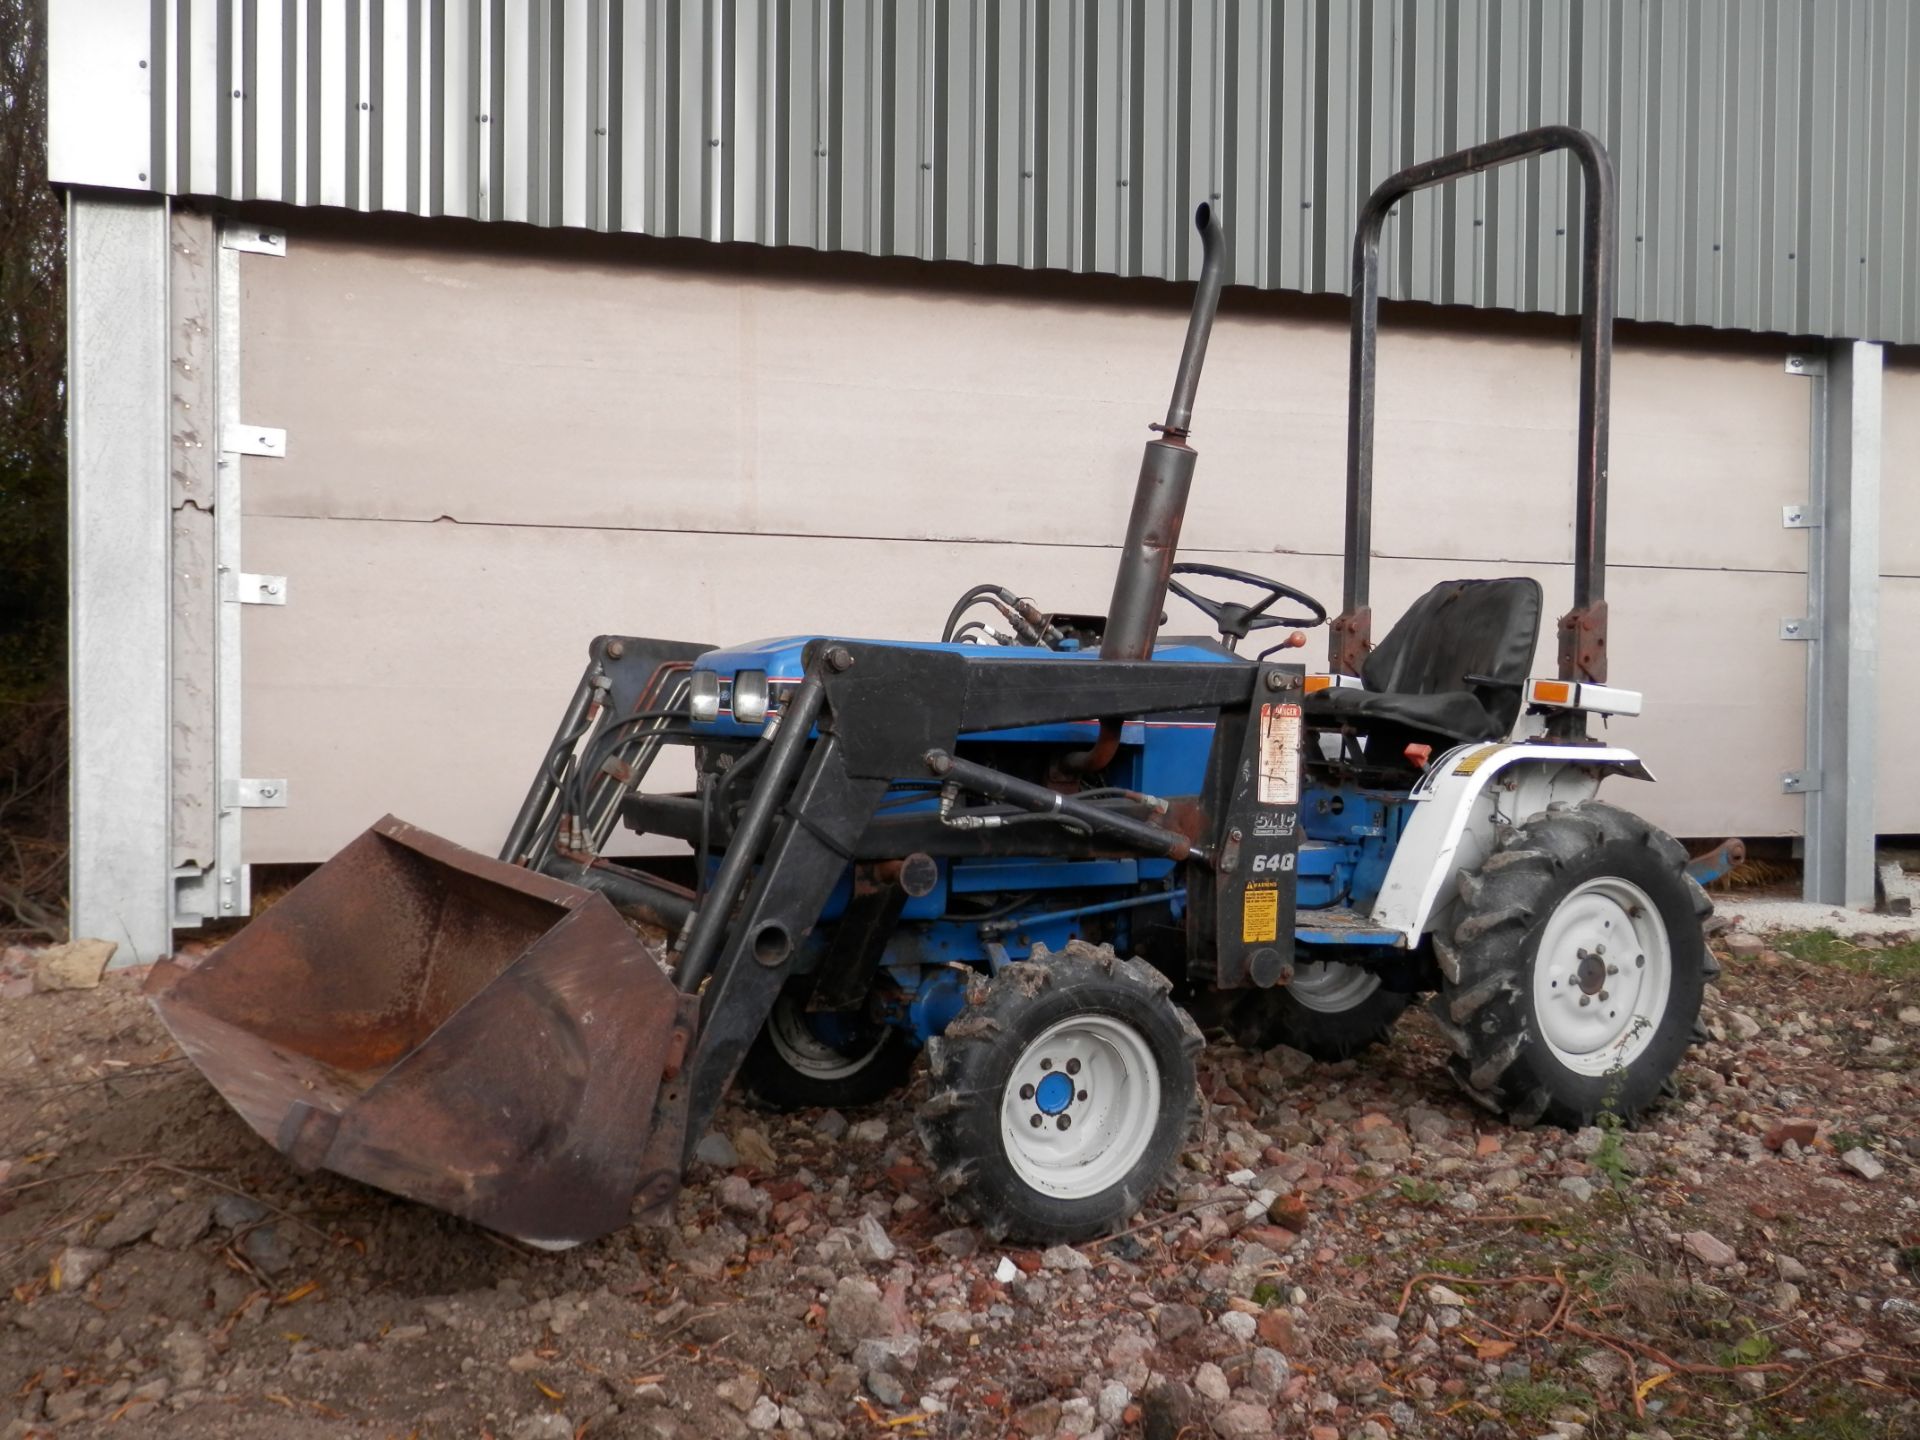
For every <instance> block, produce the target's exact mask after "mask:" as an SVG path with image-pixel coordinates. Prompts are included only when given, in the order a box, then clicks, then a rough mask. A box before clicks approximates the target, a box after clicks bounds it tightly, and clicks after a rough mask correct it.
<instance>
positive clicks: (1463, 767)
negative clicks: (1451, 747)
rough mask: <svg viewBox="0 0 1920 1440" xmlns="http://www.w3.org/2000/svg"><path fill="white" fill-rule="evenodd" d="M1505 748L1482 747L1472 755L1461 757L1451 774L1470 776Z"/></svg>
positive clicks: (1501, 746) (1496, 746) (1499, 746)
mask: <svg viewBox="0 0 1920 1440" xmlns="http://www.w3.org/2000/svg"><path fill="white" fill-rule="evenodd" d="M1506 748H1507V747H1506V746H1504V745H1482V746H1481V747H1480V748H1479V749H1478V750H1475V751H1474V752H1473V753H1472V754H1470V755H1463V756H1461V757H1460V763H1459V764H1458V765H1456V766H1454V767H1453V773H1454V774H1456V775H1471V774H1473V772H1474V771H1476V770H1478V769H1479V768H1480V767H1481V766H1482V765H1484V764H1486V763H1487V761H1489V760H1491V759H1492V758H1493V757H1494V756H1495V755H1498V754H1499V753H1500V752H1501V751H1502V750H1504V749H1506Z"/></svg>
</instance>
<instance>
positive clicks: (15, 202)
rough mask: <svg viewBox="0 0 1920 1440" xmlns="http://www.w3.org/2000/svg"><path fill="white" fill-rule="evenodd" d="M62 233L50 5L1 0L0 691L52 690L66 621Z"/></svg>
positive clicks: (37, 0) (36, 0)
mask: <svg viewBox="0 0 1920 1440" xmlns="http://www.w3.org/2000/svg"><path fill="white" fill-rule="evenodd" d="M65 251H66V235H65V217H64V213H63V209H62V206H61V202H60V197H59V196H58V195H56V194H55V193H54V192H53V190H52V189H50V188H49V187H48V184H47V0H0V695H4V694H8V693H11V694H12V695H14V696H22V695H25V694H30V693H33V692H37V691H42V690H44V689H46V688H48V687H50V686H53V685H56V684H57V683H58V681H59V679H60V673H61V669H62V665H63V659H64V651H65V643H64V636H65V617H66V567H67V546H66V522H67V483H66V474H67V460H66V414H65V410H66V388H65V387H66V259H65Z"/></svg>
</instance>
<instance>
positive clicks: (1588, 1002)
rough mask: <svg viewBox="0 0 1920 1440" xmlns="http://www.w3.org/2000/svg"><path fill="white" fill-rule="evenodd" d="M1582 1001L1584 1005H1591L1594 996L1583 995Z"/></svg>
mask: <svg viewBox="0 0 1920 1440" xmlns="http://www.w3.org/2000/svg"><path fill="white" fill-rule="evenodd" d="M1580 1003H1581V1004H1582V1005H1591V1004H1592V1003H1593V997H1592V996H1591V995H1582V996H1581V997H1580Z"/></svg>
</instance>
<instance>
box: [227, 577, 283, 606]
mask: <svg viewBox="0 0 1920 1440" xmlns="http://www.w3.org/2000/svg"><path fill="white" fill-rule="evenodd" d="M230 598H231V599H233V600H236V601H238V602H239V603H240V604H242V605H284V604H286V603H287V577H286V576H284V575H248V574H246V573H245V572H244V571H243V572H241V573H240V574H237V575H235V576H234V577H233V594H232V596H231V597H230Z"/></svg>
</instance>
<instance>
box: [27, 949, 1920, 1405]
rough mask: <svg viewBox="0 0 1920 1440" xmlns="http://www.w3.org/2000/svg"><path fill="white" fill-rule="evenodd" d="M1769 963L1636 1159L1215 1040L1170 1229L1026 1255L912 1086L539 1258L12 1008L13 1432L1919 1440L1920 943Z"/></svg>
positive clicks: (1378, 1065) (1725, 1019) (1592, 1135)
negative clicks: (301, 1156) (996, 1220)
mask: <svg viewBox="0 0 1920 1440" xmlns="http://www.w3.org/2000/svg"><path fill="white" fill-rule="evenodd" d="M1776 943H1778V944H1779V946H1780V948H1779V949H1777V950H1776V949H1769V948H1766V946H1765V945H1763V944H1762V943H1761V942H1759V941H1757V940H1754V939H1752V938H1751V937H1746V936H1738V935H1736V936H1735V937H1733V948H1734V949H1735V950H1736V951H1737V952H1738V953H1735V954H1732V955H1730V956H1729V958H1728V960H1727V969H1726V973H1725V975H1724V976H1723V978H1722V980H1721V982H1720V984H1719V986H1718V987H1717V992H1716V994H1715V996H1714V998H1713V1001H1712V1003H1711V1005H1710V1010H1709V1015H1708V1019H1709V1021H1710V1025H1711V1028H1712V1030H1713V1032H1714V1038H1712V1039H1710V1040H1709V1041H1708V1042H1706V1043H1704V1044H1703V1045H1701V1046H1700V1047H1698V1048H1697V1049H1696V1051H1695V1052H1694V1055H1693V1057H1692V1059H1691V1060H1690V1062H1689V1063H1688V1064H1687V1065H1686V1066H1685V1067H1684V1069H1683V1071H1682V1072H1681V1074H1680V1076H1679V1077H1678V1078H1679V1092H1680V1093H1679V1096H1678V1097H1677V1098H1676V1099H1675V1100H1673V1101H1671V1102H1670V1103H1668V1104H1667V1105H1666V1106H1665V1107H1664V1108H1663V1109H1662V1110H1660V1111H1659V1112H1658V1113H1657V1114H1656V1115H1654V1116H1652V1117H1650V1118H1649V1119H1648V1120H1647V1121H1646V1122H1645V1124H1644V1125H1643V1126H1642V1127H1641V1128H1639V1129H1637V1130H1635V1131H1631V1132H1627V1133H1624V1134H1614V1133H1611V1132H1602V1131H1599V1130H1593V1131H1585V1132H1581V1133H1580V1134H1577V1135H1569V1134H1567V1133H1564V1132H1561V1131H1557V1130H1551V1129H1547V1130H1537V1131H1532V1132H1516V1131H1512V1130H1509V1129H1506V1128H1503V1127H1502V1126H1500V1125H1498V1124H1496V1123H1494V1122H1493V1121H1492V1120H1491V1118H1490V1117H1488V1116H1486V1115H1484V1114H1483V1113H1481V1112H1479V1111H1477V1110H1476V1109H1475V1108H1473V1107H1472V1106H1471V1105H1470V1104H1469V1103H1468V1102H1466V1101H1465V1100H1464V1099H1463V1098H1462V1097H1461V1096H1459V1095H1458V1094H1457V1093H1456V1092H1455V1091H1454V1090H1453V1089H1452V1087H1451V1086H1450V1085H1449V1083H1448V1082H1447V1080H1446V1078H1445V1076H1444V1074H1443V1072H1442V1070H1441V1066H1440V1042H1439V1040H1438V1038H1437V1036H1436V1035H1435V1033H1434V1032H1433V1031H1432V1030H1431V1029H1430V1028H1429V1026H1428V1023H1427V1021H1426V1020H1425V1018H1424V1016H1416V1015H1413V1014H1409V1016H1408V1018H1407V1019H1406V1020H1405V1021H1404V1022H1403V1023H1402V1028H1401V1032H1400V1034H1399V1035H1398V1037H1397V1039H1396V1041H1395V1043H1394V1044H1392V1045H1391V1046H1390V1047H1386V1048H1382V1049H1377V1050H1374V1051H1372V1052H1369V1053H1368V1054H1366V1055H1363V1056H1362V1057H1360V1058H1359V1059H1358V1060H1355V1061H1349V1062H1347V1063H1345V1064H1342V1065H1339V1066H1332V1067H1325V1066H1315V1065H1313V1064H1312V1063H1311V1062H1309V1061H1307V1060H1306V1058H1305V1057H1304V1056H1300V1055H1298V1054H1295V1053H1294V1052H1291V1051H1276V1052H1273V1053H1271V1054H1268V1055H1254V1054H1249V1053H1247V1052H1244V1051H1241V1050H1237V1049H1234V1048H1232V1047H1231V1046H1228V1045H1226V1044H1224V1043H1217V1044H1213V1045H1210V1046H1209V1049H1208V1050H1207V1051H1206V1053H1205V1054H1204V1055H1203V1057H1202V1074H1203V1088H1204V1089H1205V1091H1206V1093H1207V1096H1208V1099H1209V1100H1210V1102H1211V1103H1210V1106H1209V1112H1210V1113H1209V1119H1208V1124H1207V1131H1206V1134H1205V1135H1204V1136H1203V1137H1202V1138H1201V1139H1200V1141H1199V1142H1198V1143H1196V1145H1195V1146H1194V1148H1193V1149H1192V1150H1191V1151H1190V1152H1189V1153H1188V1154H1187V1155H1186V1156H1185V1157H1184V1162H1183V1168H1182V1169H1181V1170H1180V1172H1179V1184H1178V1188H1177V1192H1176V1191H1174V1190H1172V1189H1170V1190H1169V1191H1168V1192H1167V1193H1164V1194H1162V1195H1159V1196H1157V1197H1155V1199H1154V1201H1153V1202H1151V1203H1150V1205H1149V1207H1148V1208H1147V1210H1146V1211H1145V1212H1143V1215H1142V1217H1141V1220H1142V1223H1141V1224H1140V1225H1139V1226H1137V1227H1136V1228H1135V1229H1134V1230H1133V1232H1131V1233H1128V1234H1125V1235H1122V1236H1121V1237H1119V1238H1116V1239H1112V1240H1109V1241H1105V1242H1100V1243H1096V1244H1091V1245H1086V1246H1082V1247H1079V1248H1078V1249H1067V1248H1064V1247H1063V1248H1060V1249H1056V1250H1050V1251H1047V1252H1045V1253H1044V1254H1036V1253H1030V1252H1009V1251H1007V1250H1004V1249H1001V1248H996V1247H994V1246H992V1245H990V1244H988V1243H987V1242H986V1241H985V1240H984V1239H983V1237H981V1236H979V1235H978V1234H977V1233H976V1232H974V1231H972V1230H968V1229H965V1228H957V1227H956V1226H955V1224H954V1222H953V1221H952V1220H951V1219H950V1218H948V1217H946V1216H944V1215H943V1214H942V1212H941V1210H940V1208H939V1204H938V1202H937V1199H936V1198H935V1196H934V1195H933V1192H932V1190H931V1188H930V1185H929V1177H928V1175H927V1173H926V1171H925V1170H924V1168H923V1160H922V1156H921V1153H920V1150H919V1145H918V1141H917V1140H916V1139H915V1138H914V1136H913V1132H912V1128H911V1124H910V1116H911V1107H912V1105H913V1103H914V1102H915V1100H916V1098H917V1092H918V1089H919V1087H918V1085H916V1086H915V1087H914V1088H913V1089H911V1090H909V1091H908V1092H907V1093H906V1094H905V1095H903V1096H901V1097H900V1098H899V1100H898V1101H897V1102H896V1103H894V1104H891V1105H888V1106H885V1107H882V1108H880V1109H879V1110H877V1111H875V1112H873V1113H871V1114H862V1115H854V1116H839V1115H835V1114H831V1113H829V1114H825V1115H823V1114H820V1113H817V1112H816V1113H805V1114H798V1115H791V1116H779V1115H771V1114H766V1113H760V1112H754V1111H749V1110H745V1109H741V1108H737V1107H731V1106H730V1107H729V1108H727V1109H726V1110H725V1111H723V1113H722V1115H721V1118H720V1123H719V1125H718V1126H717V1127H716V1133H715V1136H714V1137H710V1138H709V1141H708V1142H707V1148H708V1152H709V1153H710V1154H711V1153H718V1154H719V1155H720V1158H721V1159H723V1160H724V1159H726V1158H728V1157H729V1155H730V1157H731V1159H732V1161H733V1163H732V1164H730V1165H715V1164H700V1165H697V1166H696V1167H695V1169H694V1172H693V1174H692V1176H691V1177H690V1179H691V1183H690V1185H689V1187H688V1188H687V1190H686V1191H685V1192H684V1195H683V1197H682V1198H683V1203H682V1206H681V1210H680V1224H679V1226H678V1228H677V1229H675V1230H673V1231H670V1232H660V1231H641V1230H637V1229H636V1230H631V1231H628V1232H624V1233H621V1234H618V1235H615V1236H613V1237H611V1238H609V1239H607V1240H605V1241H602V1242H600V1243H598V1244H595V1245H592V1246H587V1247H583V1248H580V1249H577V1250H574V1251H571V1252H569V1253H566V1254H563V1255H558V1256H554V1255H544V1254H534V1253H530V1252H527V1251H523V1250H522V1249H521V1248H520V1247H518V1246H517V1245H514V1244H511V1243H509V1242H507V1241H504V1240H502V1239H500V1238H498V1237H495V1236H491V1235H489V1234H487V1233H485V1232H482V1231H480V1230H477V1229H475V1228H473V1227H471V1226H468V1225H465V1224H463V1223H461V1222H458V1221H454V1220H451V1219H448V1218H446V1217H444V1216H441V1215H438V1214H435V1213H433V1212H431V1211H428V1210H426V1209H423V1208H421V1207H418V1206H416V1205H412V1204H409V1203H406V1202H404V1201H399V1200H393V1199H390V1198H388V1197H386V1196H384V1195H382V1194H379V1193H377V1192H373V1191H370V1190H366V1189H363V1188H361V1187H358V1186H356V1185H353V1184H351V1183H348V1182H345V1181H341V1180H337V1179H333V1178H330V1177H327V1176H324V1175H318V1176H310V1175H301V1174H299V1173H297V1172H295V1171H294V1170H293V1169H292V1168H291V1167H290V1166H289V1165H288V1164H287V1163H286V1162H285V1161H284V1160H283V1159H282V1158H281V1157H280V1156H279V1155H278V1154H276V1153H275V1152H274V1151H273V1150H272V1149H271V1148H270V1147H268V1146H267V1145H265V1144H264V1143H262V1142H261V1141H259V1140H257V1139H256V1138H255V1137H254V1136H253V1135H252V1133H251V1132H250V1131H248V1130H247V1129H246V1127H245V1126H244V1125H243V1124H242V1123H241V1121H240V1120H239V1119H238V1118H237V1117H236V1116H235V1115H233V1114H232V1113H231V1112H230V1111H228V1110H227V1109H226V1107H225V1106H224V1105H223V1103H222V1102H221V1101H219V1100H218V1099H217V1098H216V1097H215V1096H214V1094H213V1093H212V1091H211V1090H210V1089H209V1088H208V1087H207V1086H206V1084H205V1083H204V1082H203V1081H202V1080H201V1079H200V1078H199V1076H198V1075H197V1074H195V1073H194V1071H193V1070H192V1069H191V1067H190V1066H188V1065H186V1064H185V1062H184V1061H183V1060H181V1059H180V1058H179V1057H178V1055H177V1054H176V1053H175V1052H174V1050H173V1049H172V1047H171V1045H170V1043H169V1041H168V1039H167V1037H166V1035H165V1032H164V1031H163V1030H162V1029H161V1027H160V1025H159V1024H158V1023H157V1021H156V1020H155V1019H154V1018H153V1017H152V1015H151V1013H150V1012H149V1010H148V1009H147V1006H146V1004H145V1002H144V1000H143V999H142V998H141V996H140V994H139V989H138V979H137V977H134V976H129V975H123V974H115V975H110V976H109V978H108V980H107V982H106V983H105V984H104V985H102V986H101V987H100V988H98V989H92V990H79V991H68V992H58V993H26V994H22V993H19V992H20V991H21V989H22V988H24V987H22V985H21V984H20V983H19V982H18V981H15V982H14V983H13V984H11V985H9V986H4V987H0V989H3V990H6V991H11V992H12V993H11V994H9V995H7V998H0V1171H3V1172H4V1178H0V1263H4V1266H5V1274H4V1281H3V1285H0V1289H4V1290H5V1291H6V1292H10V1293H7V1294H5V1296H4V1298H0V1305H4V1307H5V1316H4V1322H5V1323H4V1324H0V1417H4V1418H0V1435H4V1436H8V1437H11V1436H20V1435H29V1434H40V1433H43V1432H51V1431H55V1430H57V1431H59V1432H61V1433H90V1432H95V1431H98V1432H100V1433H103V1434H109V1435H141V1436H160V1437H169V1436H236V1437H241V1436H245V1437H266V1436H275V1437H279V1436H287V1437H296V1440H298V1437H309V1436H334V1435H375V1436H440V1435H448V1436H493V1437H497V1440H529V1437H532V1440H541V1437H555V1440H558V1437H571V1436H629V1435H630V1436H642V1437H659V1440H674V1437H688V1440H693V1437H702V1440H705V1437H733V1436H749V1435H754V1434H761V1433H765V1434H772V1435H793V1436H803V1435H804V1436H816V1437H833V1436H841V1435H845V1436H870V1435H872V1436H877V1435H896V1436H923V1435H924V1436H995V1435H1003V1434H1018V1435H1025V1436H1034V1437H1039V1436H1052V1435H1105V1436H1111V1437H1117V1436H1121V1435H1126V1436H1133V1435H1148V1436H1154V1437H1167V1440H1171V1437H1174V1436H1186V1437H1194V1440H1199V1437H1206V1436H1209V1435H1217V1436H1222V1437H1229V1440H1255V1437H1261V1436H1266V1435H1287V1436H1295V1435H1302V1436H1311V1437H1313V1440H1349V1437H1360V1440H1379V1437H1383V1436H1474V1437H1506V1436H1525V1437H1532V1436H1564V1437H1575V1440H1577V1437H1582V1436H1584V1437H1589V1440H1610V1437H1626V1436H1631V1435H1642V1436H1647V1437H1658V1436H1663V1435H1664V1436H1670V1437H1675V1440H1681V1437H1696V1436H1714V1437H1720V1436H1746V1437H1749V1440H1786V1437H1789V1436H1793V1437H1802V1436H1805V1437H1814V1440H1893V1437H1915V1436H1920V1398H1917V1397H1920V1184H1916V1179H1917V1177H1920V1070H1916V1066H1915V1056H1916V1051H1920V947H1900V946H1895V947H1894V948H1891V949H1878V948H1865V949H1862V948H1856V947H1853V946H1850V945H1846V944H1842V943H1839V942H1831V941H1822V940H1817V939H1799V940H1791V941H1780V942H1776ZM1873 943H1874V945H1875V946H1878V945H1879V944H1880V943H1882V942H1873ZM502 1043H512V1041H511V1037H503V1039H502ZM1843 1156H1844V1157H1845V1158H1843Z"/></svg>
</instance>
